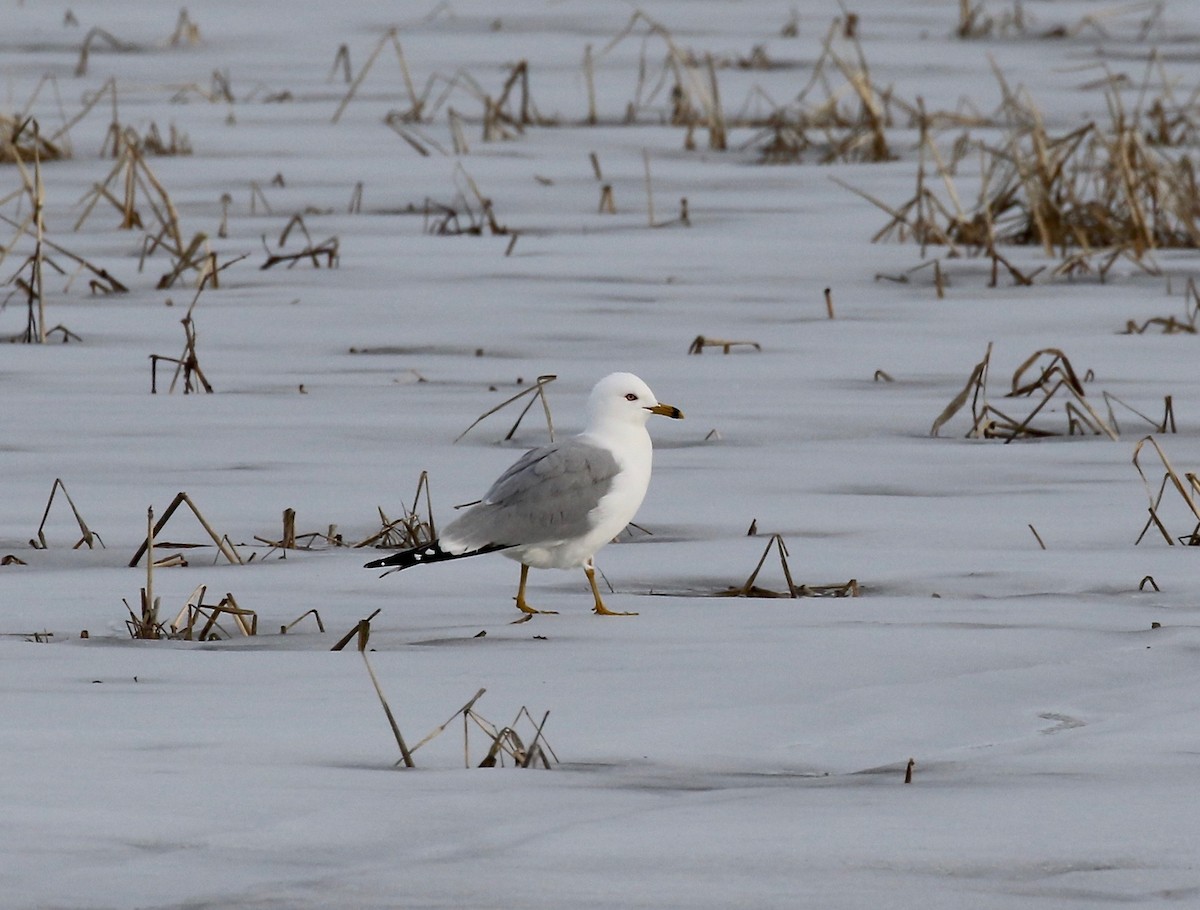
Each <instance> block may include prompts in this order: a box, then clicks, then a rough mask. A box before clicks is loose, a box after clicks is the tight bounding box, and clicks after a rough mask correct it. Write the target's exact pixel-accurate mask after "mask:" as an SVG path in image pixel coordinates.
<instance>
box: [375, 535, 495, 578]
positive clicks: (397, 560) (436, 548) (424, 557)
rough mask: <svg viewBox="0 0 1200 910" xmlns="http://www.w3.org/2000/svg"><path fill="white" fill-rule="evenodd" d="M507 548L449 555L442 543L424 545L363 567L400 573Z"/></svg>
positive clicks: (492, 547) (492, 546)
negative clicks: (413, 567) (411, 568)
mask: <svg viewBox="0 0 1200 910" xmlns="http://www.w3.org/2000/svg"><path fill="white" fill-rule="evenodd" d="M504 549H507V547H504V546H501V545H499V544H489V545H488V546H486V547H480V548H479V549H478V550H467V551H466V552H464V553H447V552H446V551H445V550H443V549H442V545H441V542H440V541H436V540H435V541H433V542H432V543H427V544H422V545H421V546H419V547H410V548H409V549H407V550H401V551H400V552H399V553H393V554H392V555H391V556H385V557H384V558H383V559H373V560H371V561H370V562H369V563H367V564H366V565H364V566H363V568H364V569H388V570H389V571H392V572H399V571H400V570H401V569H407V568H409V567H410V566H416V565H420V564H422V563H426V562H444V561H445V560H447V559H462V558H464V557H466V556H479V555H480V554H481V553H492V552H494V551H496V550H504Z"/></svg>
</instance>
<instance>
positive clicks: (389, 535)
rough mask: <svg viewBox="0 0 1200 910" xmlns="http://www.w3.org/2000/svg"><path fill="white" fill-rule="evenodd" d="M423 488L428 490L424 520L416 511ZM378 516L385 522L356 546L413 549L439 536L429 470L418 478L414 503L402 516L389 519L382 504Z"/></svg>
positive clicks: (425, 491) (424, 490)
mask: <svg viewBox="0 0 1200 910" xmlns="http://www.w3.org/2000/svg"><path fill="white" fill-rule="evenodd" d="M422 492H423V493H424V494H425V518H424V519H423V520H422V518H421V516H420V514H419V513H418V512H417V507H418V506H419V505H420V502H421V493H422ZM379 520H380V523H381V525H382V527H381V528H380V530H378V531H376V532H375V533H374V534H372V535H371V536H370V537H367V538H366V539H365V540H361V541H359V542H358V543H356V544H354V548H355V549H358V548H359V547H379V548H394V549H410V548H412V547H419V546H421V545H422V544H427V543H432V542H433V541H434V540H437V528H436V526H435V525H434V522H433V500H432V497H431V495H430V483H429V472H428V471H422V472H421V476H420V477H418V478H417V492H416V493H415V494H414V495H413V502H412V506H411V507H407V508H405V510H404V515H403V516H402V517H400V518H397V519H390V518H388V517H387V515H385V514H384V512H383V508H382V507H379Z"/></svg>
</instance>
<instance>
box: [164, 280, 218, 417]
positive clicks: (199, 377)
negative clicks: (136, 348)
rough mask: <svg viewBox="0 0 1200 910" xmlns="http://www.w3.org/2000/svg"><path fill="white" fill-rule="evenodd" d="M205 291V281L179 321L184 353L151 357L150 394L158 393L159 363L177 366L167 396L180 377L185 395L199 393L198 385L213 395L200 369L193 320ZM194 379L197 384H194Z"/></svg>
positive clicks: (209, 384)
mask: <svg viewBox="0 0 1200 910" xmlns="http://www.w3.org/2000/svg"><path fill="white" fill-rule="evenodd" d="M203 291H204V281H203V280H202V281H201V285H200V287H199V288H198V289H197V291H196V294H195V296H194V297H192V302H191V304H190V305H189V306H188V309H187V313H186V314H184V317H183V319H181V320H179V321H180V323H181V324H182V325H183V335H184V346H183V353H182V354H180V355H179V356H178V357H166V356H164V355H162V354H151V355H150V394H152V395H154V394H157V393H158V364H159V361H165V362H167V363H173V364H175V375H174V376H172V377H171V385H170V387H169V388H168V389H167V394H168V395H170V394H174V392H175V385H176V383H177V382H178V381H179V377H180V376H181V375H182V376H183V394H185V395H189V394H191V393H192V392H195V391H197V383H198V384H199V387H201V388H203V389H204V391H205V392H207V393H209V394H211V393H212V390H213V388H212V385H211V383H209V381H208V377H206V376H205V375H204V371H203V370H202V369H201V368H200V359H199V355H198V354H197V353H196V323H195V321H194V320H193V318H192V313H193V311H194V310H195V309H196V304H197V303H198V302H199V300H200V294H201V293H202V292H203ZM193 377H194V378H195V382H193Z"/></svg>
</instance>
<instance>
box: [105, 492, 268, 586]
mask: <svg viewBox="0 0 1200 910" xmlns="http://www.w3.org/2000/svg"><path fill="white" fill-rule="evenodd" d="M183 505H185V506H187V507H188V509H189V510H190V511H191V513H192V515H193V516H195V518H196V520H197V521H198V522H199V523H200V527H201V528H203V529H204V532H205V533H206V534H207V535H208V537H209V539H210V540H211V541H212V542H213V544H214V545H215V546H216V548H217V552H218V553H220V554H221V555H222V556H224V557H225V559H226V560H227V561H228V562H229V564H230V565H235V566H241V565H245V564H246V560H244V559H242V555H241V554H240V553H239V552H238V550H237V547H235V546H234V545H233V541H231V540H230V539H229V536H228V535H227V534H218V533H217V532H216V531H215V530H214V529H213V526H212V525H211V524H209V522H208V519H206V518H205V517H204V515H203V514H202V513H201V511H200V509H199V508H197V506H196V504H195V503H194V502H192V498H191V497H190V496H188V494H187V493H182V492H181V493H177V494H176V495H175V498H174V499H172V500H171V504H170V505H169V506H167V508H166V511H164V512H163V514H162V517H161V518H159V520H158V521H157V522H156V523H155V524H153V525H152V527H151V528H150V529H149V531H148V532H147V534H146V539H145V540H144V541H142V544H141V546H140V547H138V549H137V552H135V553H134V554H133V558H132V559H130V560H129V567H130V568H135V567H136V566H137V564H138V563H140V562H141V561H142V557H143V556H146V555H147V554H150V558H149V560H148V561H149V562H153V563H154V564H155V565H159V566H186V565H187V564H188V563H187V560H186V559H185V558H184V557H183V555H182V554H180V553H173V554H171V555H170V556H167V557H163V558H160V559H158V560H157V561H155V560H154V558H153V552H154V548H155V547H159V548H161V549H170V550H188V549H195V548H196V547H202V546H207V544H196V543H170V542H166V541H159V540H158V535H159V534H160V533H161V532H162V530H163V528H164V527H165V526H166V524H167V522H169V521H170V520H171V517H172V516H173V515H174V514H175V512H176V510H178V508H179V507H180V506H183ZM151 514H152V515H153V510H151Z"/></svg>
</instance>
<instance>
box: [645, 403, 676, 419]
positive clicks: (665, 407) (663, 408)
mask: <svg viewBox="0 0 1200 910" xmlns="http://www.w3.org/2000/svg"><path fill="white" fill-rule="evenodd" d="M646 410H648V411H649V412H650V413H651V414H661V415H662V416H663V417H670V418H671V419H672V420H683V411H681V410H679V408H677V407H675V406H673V405H669V404H656V405H655V406H654V407H652V408H647V409H646Z"/></svg>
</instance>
